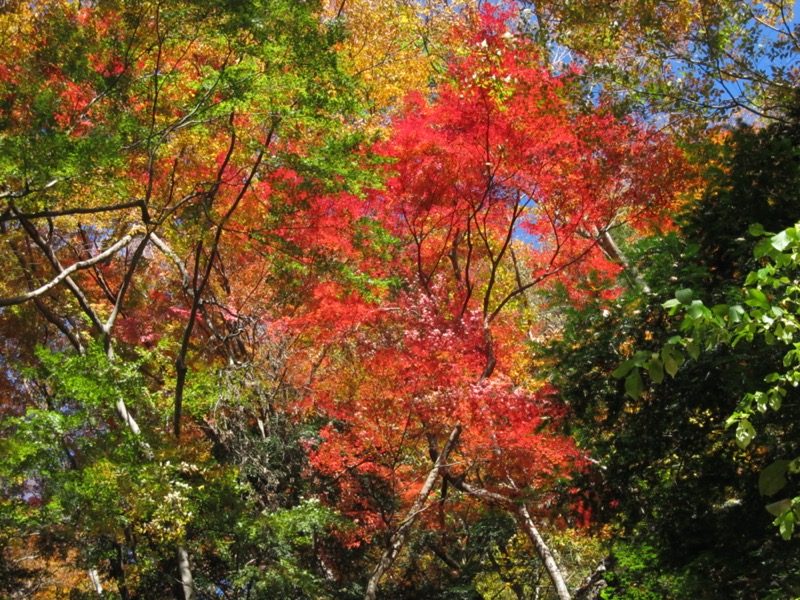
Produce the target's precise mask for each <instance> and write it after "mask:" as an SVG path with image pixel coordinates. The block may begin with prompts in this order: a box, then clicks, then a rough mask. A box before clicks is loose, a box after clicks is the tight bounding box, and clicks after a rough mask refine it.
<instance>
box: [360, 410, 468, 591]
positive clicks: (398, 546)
mask: <svg viewBox="0 0 800 600" xmlns="http://www.w3.org/2000/svg"><path fill="white" fill-rule="evenodd" d="M460 435H461V425H456V427H455V428H454V429H453V431H452V432H451V433H450V437H449V438H448V440H447V443H446V444H445V445H444V448H443V449H442V451H441V453H440V454H439V455H438V456H437V457H436V461H435V462H434V464H433V468H432V469H431V470H430V472H429V473H428V477H427V479H425V484H424V485H423V486H422V489H421V490H420V491H419V494H418V495H417V499H416V500H415V501H414V505H413V506H412V507H411V510H410V511H409V512H408V516H406V518H405V519H403V522H402V523H400V525H399V526H398V528H397V530H396V531H395V532H394V533H393V534H392V537H391V539H390V540H389V547H388V548H386V550H385V551H384V552H383V555H381V559H380V560H379V561H378V565H377V566H376V567H375V570H374V571H373V572H372V576H371V577H370V578H369V582H368V583H367V592H366V594H364V600H375V597H376V595H377V593H378V584H379V583H380V580H381V578H382V577H383V576H384V575H385V574H386V571H388V570H389V569H390V568H391V566H392V565H393V564H394V561H395V560H396V559H397V557H398V555H399V554H400V551H401V550H402V549H403V546H405V544H406V541H407V540H408V534H409V533H410V532H411V527H412V526H413V525H414V521H416V520H417V516H418V515H419V513H421V512H422V510H423V509H424V508H425V502H426V501H427V500H428V496H430V494H431V491H432V490H433V486H434V485H435V484H436V480H437V479H438V478H439V473H440V472H441V470H442V467H443V466H444V462H445V461H446V460H447V456H448V455H449V454H450V451H451V450H452V449H453V446H455V445H456V442H458V437H459V436H460Z"/></svg>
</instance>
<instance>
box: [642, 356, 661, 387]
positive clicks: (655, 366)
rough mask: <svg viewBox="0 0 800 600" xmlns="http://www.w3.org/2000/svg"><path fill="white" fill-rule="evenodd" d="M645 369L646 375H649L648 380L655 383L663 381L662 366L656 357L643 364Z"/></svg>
mask: <svg viewBox="0 0 800 600" xmlns="http://www.w3.org/2000/svg"><path fill="white" fill-rule="evenodd" d="M645 368H646V369H647V373H648V374H649V375H650V379H652V380H653V381H654V382H655V383H661V382H662V381H664V364H663V363H662V362H661V359H660V358H658V357H657V356H655V357H653V358H652V359H650V360H649V361H647V363H646V364H645Z"/></svg>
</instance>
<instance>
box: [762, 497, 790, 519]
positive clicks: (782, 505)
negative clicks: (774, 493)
mask: <svg viewBox="0 0 800 600" xmlns="http://www.w3.org/2000/svg"><path fill="white" fill-rule="evenodd" d="M791 507H792V501H791V500H789V499H788V498H784V499H783V500H778V501H777V502H772V503H771V504H767V506H766V509H767V510H768V511H769V513H770V514H771V515H772V516H775V517H780V516H781V515H782V514H783V513H785V512H786V511H787V510H789V509H790V508H791Z"/></svg>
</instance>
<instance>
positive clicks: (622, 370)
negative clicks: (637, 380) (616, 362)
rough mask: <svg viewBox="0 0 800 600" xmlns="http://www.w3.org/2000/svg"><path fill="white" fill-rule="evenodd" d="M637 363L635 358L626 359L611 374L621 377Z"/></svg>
mask: <svg viewBox="0 0 800 600" xmlns="http://www.w3.org/2000/svg"><path fill="white" fill-rule="evenodd" d="M637 363H638V361H635V360H626V361H625V362H624V363H622V364H621V365H620V366H619V367H617V369H616V370H615V371H614V372H613V373H611V376H612V377H615V378H617V379H622V378H623V377H625V376H626V375H627V374H628V373H630V372H631V369H633V368H634V367H636V366H637Z"/></svg>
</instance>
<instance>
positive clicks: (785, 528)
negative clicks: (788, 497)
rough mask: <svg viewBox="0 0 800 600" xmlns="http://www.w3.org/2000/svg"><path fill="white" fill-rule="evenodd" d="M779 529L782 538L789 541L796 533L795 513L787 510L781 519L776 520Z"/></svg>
mask: <svg viewBox="0 0 800 600" xmlns="http://www.w3.org/2000/svg"><path fill="white" fill-rule="evenodd" d="M775 521H776V524H777V525H778V526H779V527H778V529H779V530H780V532H781V537H782V538H783V539H784V540H789V539H790V538H791V537H792V534H793V533H794V525H795V516H794V511H792V510H787V511H786V512H785V513H783V514H782V515H781V516H780V517H778V518H777V519H775Z"/></svg>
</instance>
